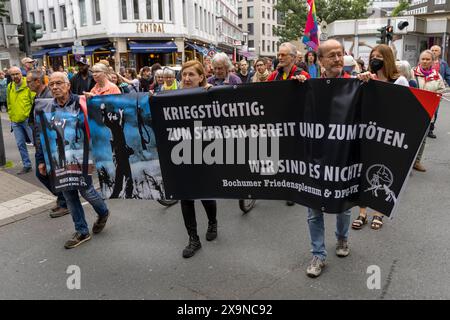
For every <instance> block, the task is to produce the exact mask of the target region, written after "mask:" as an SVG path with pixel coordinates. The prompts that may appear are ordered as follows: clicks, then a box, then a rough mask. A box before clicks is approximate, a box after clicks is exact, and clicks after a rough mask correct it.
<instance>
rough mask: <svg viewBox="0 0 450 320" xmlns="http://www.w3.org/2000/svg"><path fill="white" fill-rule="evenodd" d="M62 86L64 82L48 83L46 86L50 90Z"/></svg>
mask: <svg viewBox="0 0 450 320" xmlns="http://www.w3.org/2000/svg"><path fill="white" fill-rule="evenodd" d="M63 84H65V82H64V81H56V82H50V83H49V84H48V86H49V87H50V88H53V87H61V86H62V85H63Z"/></svg>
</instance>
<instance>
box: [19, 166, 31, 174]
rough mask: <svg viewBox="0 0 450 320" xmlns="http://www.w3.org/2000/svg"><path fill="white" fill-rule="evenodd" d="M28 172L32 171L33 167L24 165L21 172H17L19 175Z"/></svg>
mask: <svg viewBox="0 0 450 320" xmlns="http://www.w3.org/2000/svg"><path fill="white" fill-rule="evenodd" d="M28 172H31V167H26V168H25V167H24V168H22V170H20V171H19V172H17V175H18V176H21V175H23V174H27V173H28Z"/></svg>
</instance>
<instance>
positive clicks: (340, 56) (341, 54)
mask: <svg viewBox="0 0 450 320" xmlns="http://www.w3.org/2000/svg"><path fill="white" fill-rule="evenodd" d="M343 56H344V54H343V53H342V52H337V53H333V54H329V55H326V56H325V58H327V59H330V60H331V59H335V58H336V57H337V58H338V59H341V58H342V57H343Z"/></svg>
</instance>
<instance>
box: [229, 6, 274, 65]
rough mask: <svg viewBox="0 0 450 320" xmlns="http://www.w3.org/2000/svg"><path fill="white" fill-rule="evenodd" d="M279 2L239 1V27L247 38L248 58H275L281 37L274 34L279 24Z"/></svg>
mask: <svg viewBox="0 0 450 320" xmlns="http://www.w3.org/2000/svg"><path fill="white" fill-rule="evenodd" d="M276 4H277V0H238V10H239V11H238V16H239V26H240V27H241V28H242V30H243V31H244V34H245V35H246V37H247V39H246V40H247V42H246V45H247V53H245V52H243V53H244V55H246V56H247V57H254V56H265V57H275V56H276V55H277V52H278V46H279V37H277V36H276V35H275V34H274V28H275V27H277V26H279V24H278V22H279V21H278V20H279V19H278V12H277V10H276V9H275V5H276Z"/></svg>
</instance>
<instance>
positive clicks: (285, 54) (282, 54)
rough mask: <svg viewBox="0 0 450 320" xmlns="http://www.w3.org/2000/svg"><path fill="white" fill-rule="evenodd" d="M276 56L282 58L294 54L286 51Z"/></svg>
mask: <svg viewBox="0 0 450 320" xmlns="http://www.w3.org/2000/svg"><path fill="white" fill-rule="evenodd" d="M278 56H279V57H282V58H284V57H287V56H292V57H293V56H294V55H293V54H288V53H279V54H278Z"/></svg>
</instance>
